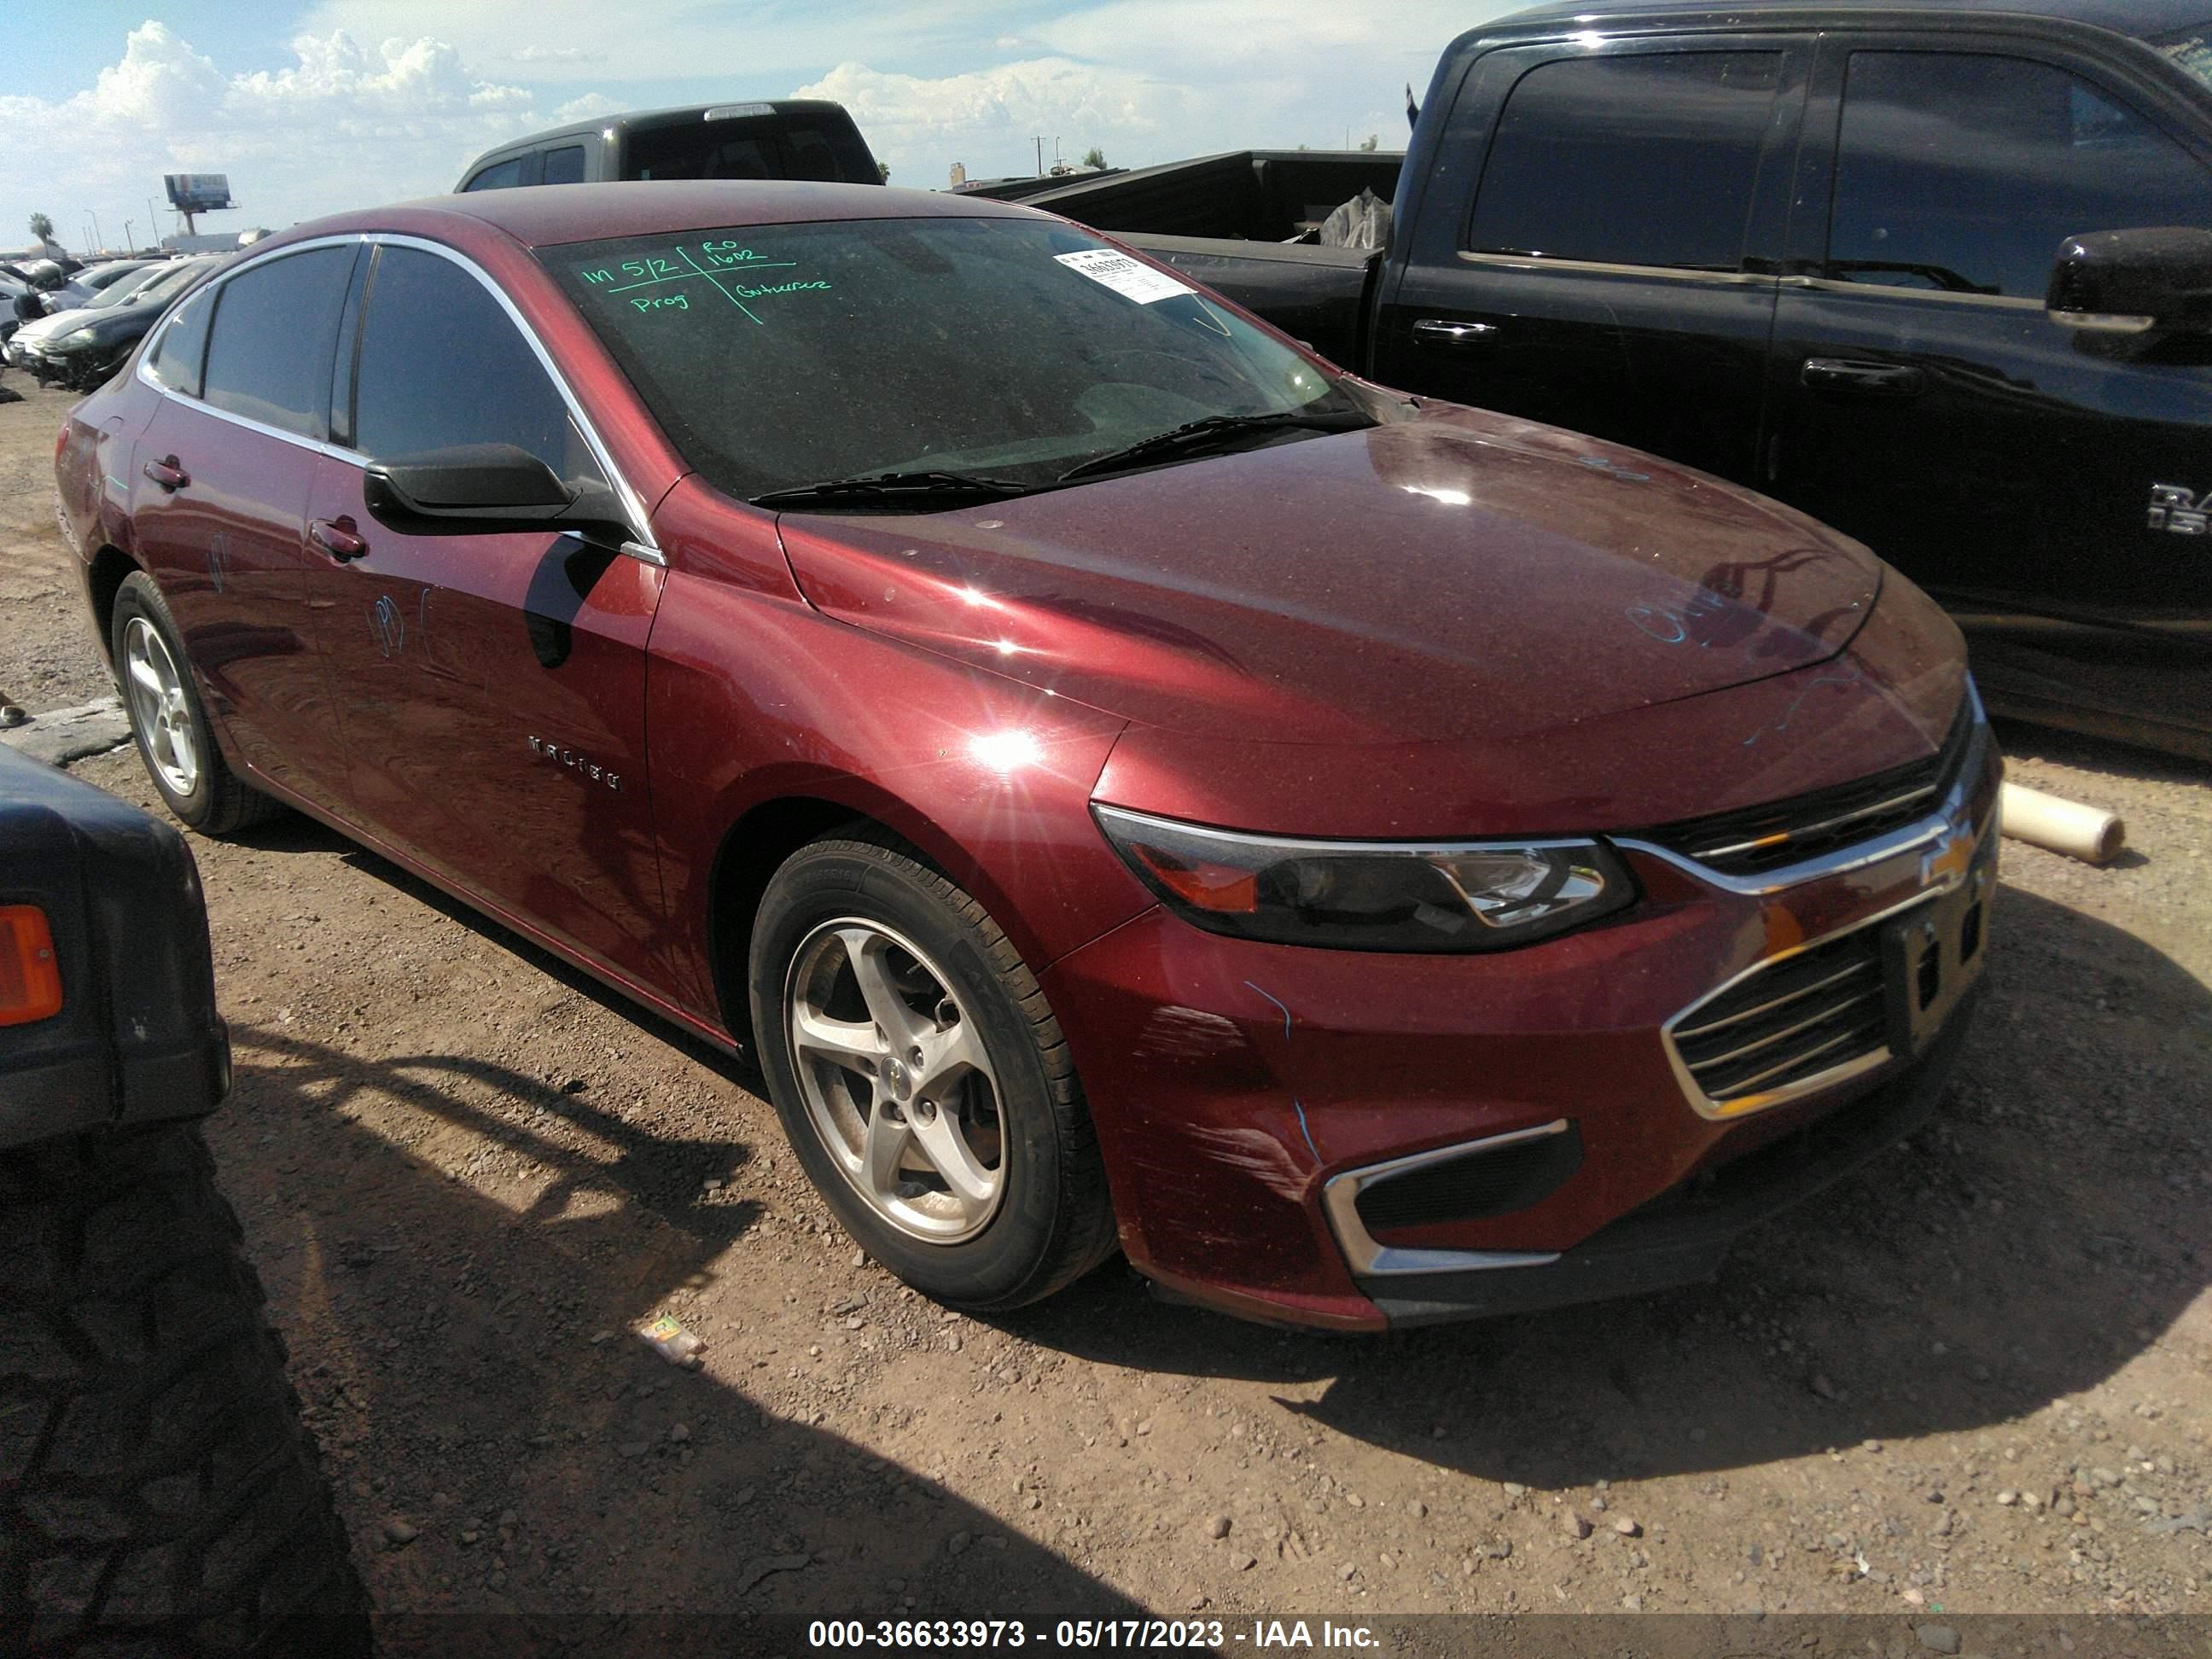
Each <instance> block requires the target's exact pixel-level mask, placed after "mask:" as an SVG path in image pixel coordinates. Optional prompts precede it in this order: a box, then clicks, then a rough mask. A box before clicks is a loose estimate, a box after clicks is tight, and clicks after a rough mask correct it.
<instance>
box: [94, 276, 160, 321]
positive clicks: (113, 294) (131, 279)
mask: <svg viewBox="0 0 2212 1659" xmlns="http://www.w3.org/2000/svg"><path fill="white" fill-rule="evenodd" d="M167 273H168V267H167V266H166V265H147V266H145V267H144V268H143V269H142V270H133V271H131V272H129V273H127V274H126V275H125V276H123V277H122V278H121V280H119V281H118V282H112V283H109V284H108V285H107V286H106V288H104V289H100V292H98V293H97V294H95V295H93V296H92V298H90V299H89V300H87V301H85V302H84V309H85V310H87V311H105V310H106V308H107V307H110V306H116V305H121V304H122V303H123V302H124V301H125V300H127V299H129V298H130V297H131V295H134V294H143V293H146V292H148V291H149V289H152V287H153V285H154V284H155V283H158V282H160V281H161V278H162V277H163V276H166V275H167Z"/></svg>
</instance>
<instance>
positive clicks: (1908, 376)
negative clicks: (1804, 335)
mask: <svg viewBox="0 0 2212 1659" xmlns="http://www.w3.org/2000/svg"><path fill="white" fill-rule="evenodd" d="M1798 379H1799V380H1802V381H1803V382H1804V383H1805V384H1806V385H1807V386H1810V387H1811V388H1812V389H1813V390H1814V391H1815V392H1846V393H1850V394H1851V395H1854V396H1857V397H1861V398H1917V397H1918V396H1919V395H1920V393H1921V392H1922V391H1923V389H1924V388H1925V387H1926V386H1927V384H1928V376H1927V374H1926V373H1925V372H1924V371H1923V370H1921V369H1917V368H1912V367H1911V365H1910V364H1906V363H1869V362H1859V361H1857V360H1856V359H1854V358H1850V357H1808V358H1807V359H1806V360H1805V367H1804V368H1803V369H1802V370H1801V371H1800V372H1799V374H1798Z"/></svg>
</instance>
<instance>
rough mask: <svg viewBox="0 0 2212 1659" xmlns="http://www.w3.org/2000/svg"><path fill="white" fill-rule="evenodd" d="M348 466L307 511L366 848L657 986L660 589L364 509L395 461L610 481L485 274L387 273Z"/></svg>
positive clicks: (381, 252)
mask: <svg viewBox="0 0 2212 1659" xmlns="http://www.w3.org/2000/svg"><path fill="white" fill-rule="evenodd" d="M357 361H358V368H357V369H356V371H355V373H354V376H353V384H352V385H351V386H350V387H349V386H346V385H345V379H346V377H345V374H343V371H342V372H341V374H340V397H339V398H338V399H337V403H338V413H337V422H338V423H339V425H340V428H341V430H340V433H339V438H340V442H339V445H338V446H337V447H339V448H340V449H341V450H343V452H344V453H343V454H333V455H330V456H326V457H325V459H324V460H323V462H322V465H320V467H319V469H318V471H317V473H316V477H315V481H314V486H313V494H312V496H311V499H310V501H309V503H308V507H307V517H308V536H309V539H310V544H311V545H312V547H313V550H314V573H315V574H313V576H312V578H311V580H312V582H313V586H314V587H315V589H316V592H317V594H318V596H319V600H320V601H321V608H320V611H319V616H320V618H321V623H320V627H321V644H322V649H323V653H324V655H325V660H326V662H327V664H328V666H329V671H330V674H331V681H332V684H333V686H334V687H335V688H336V691H337V696H338V697H339V699H340V702H341V703H342V705H343V715H342V718H343V728H344V733H345V743H346V750H347V754H348V758H349V781H350V787H351V792H352V796H353V800H354V806H355V811H356V813H357V814H358V815H359V817H361V819H362V822H363V824H364V827H366V828H368V829H370V830H371V831H373V832H374V833H375V834H376V835H378V836H382V837H384V838H385V839H386V840H387V841H389V842H391V843H392V845H393V846H394V847H395V848H398V850H400V851H402V852H404V853H405V854H409V855H410V856H411V857H413V858H415V859H416V860H420V861H421V862H422V863H423V864H424V865H426V866H428V867H430V868H431V869H432V870H434V871H435V872H437V873H438V874H439V875H441V877H443V878H445V879H447V881H449V882H451V883H453V884H456V885H459V886H461V887H463V888H465V889H467V890H469V891H470V892H471V893H472V894H474V895H477V896H480V897H482V898H483V899H484V900H486V901H488V902H489V903H490V904H491V905H493V906H494V907H495V908H499V909H501V910H504V911H506V912H507V914H508V915H512V916H514V917H516V918H518V919H520V920H521V921H526V922H527V923H529V924H530V925H531V926H532V927H536V928H538V929H539V930H541V931H542V932H544V933H547V934H549V935H550V936H552V937H553V938H555V939H557V940H559V941H560V942H561V943H562V944H564V945H568V947H569V948H571V949H574V950H575V951H580V952H581V953H582V954H584V955H585V956H586V957H592V958H595V959H597V960H599V962H601V963H605V964H608V965H610V966H612V967H614V968H616V969H617V970H619V971H621V972H623V973H624V974H626V975H629V976H632V977H637V976H642V975H651V976H653V977H656V978H657V977H659V975H660V970H659V969H658V968H657V967H655V966H654V965H653V964H655V963H657V962H658V959H659V954H660V952H661V951H662V949H663V945H664V942H665V941H664V939H663V937H662V927H663V912H662V906H661V902H660V885H659V862H658V858H657V854H656V852H655V848H654V842H653V817H652V809H651V801H650V798H649V795H648V793H647V779H646V767H645V673H646V640H647V635H648V633H649V632H650V631H651V629H652V625H653V611H654V608H655V607H656V606H657V605H658V604H659V599H660V590H661V581H662V572H661V571H660V569H659V568H657V567H655V566H653V565H650V564H647V563H644V562H641V561H639V560H638V559H635V558H634V557H631V556H627V555H624V554H622V553H618V552H616V551H614V550H611V549H608V548H604V547H599V546H595V545H592V544H588V543H586V542H584V541H582V540H580V539H579V538H575V537H573V536H552V535H547V534H544V533H543V532H538V533H535V534H525V535H517V534H496V535H453V536H442V535H441V536H416V535H405V534H402V533H400V532H398V531H394V530H392V529H388V528H386V526H383V525H381V524H380V523H378V522H377V521H376V520H375V519H374V517H373V516H371V514H370V513H369V511H368V507H367V506H366V504H365V503H364V501H363V500H362V474H363V468H364V466H365V465H367V464H368V462H370V461H373V460H374V459H378V458H380V457H391V456H398V455H404V454H412V453H421V452H424V451H429V450H435V449H441V448H446V447H451V446H455V445H461V444H483V443H507V444H514V445H518V446H520V447H522V448H524V449H526V450H527V451H529V452H530V453H532V454H534V455H537V456H538V458H539V459H542V460H544V461H545V462H546V463H547V464H548V465H550V466H551V467H552V468H553V469H554V470H555V471H556V472H557V473H559V474H560V475H561V476H562V477H564V478H569V479H576V478H580V477H586V476H591V475H594V474H596V473H597V472H598V471H599V463H598V461H597V460H596V459H595V458H594V457H593V455H592V452H591V450H590V448H589V447H588V446H587V445H586V443H585V442H584V441H583V438H582V435H581V434H580V432H579V430H578V429H577V428H576V426H575V424H574V421H573V420H572V418H571V416H570V413H569V410H568V404H566V403H565V402H564V400H563V399H562V395H561V392H560V391H559V389H558V388H557V387H556V385H555V383H554V381H553V380H552V379H551V377H550V375H549V374H547V372H546V370H545V368H544V365H543V364H542V363H541V362H539V361H538V357H537V356H536V354H535V352H534V351H533V350H532V348H531V345H530V343H529V342H528V341H527V340H526V338H525V337H524V336H523V335H522V333H521V332H520V330H519V329H518V328H517V326H516V325H515V324H514V322H513V320H512V319H510V318H509V317H508V315H507V313H506V312H505V310H504V309H503V308H502V307H501V306H500V305H499V303H498V302H497V301H495V299H494V298H493V296H492V295H491V293H490V292H489V289H487V288H486V287H485V285H484V284H483V282H481V281H480V280H479V279H478V278H477V276H476V275H475V274H474V273H473V271H472V270H471V268H470V267H468V266H466V265H465V264H461V263H460V262H459V260H458V259H457V258H451V257H448V256H446V255H443V254H440V253H435V252H429V251H427V250H426V249H424V248H422V247H419V246H403V245H397V244H386V245H382V246H379V247H378V248H377V249H376V252H375V264H374V267H373V268H372V270H371V271H370V273H369V276H368V288H367V291H366V295H365V297H364V299H363V301H362V315H361V324H360V336H359V355H358V360H357Z"/></svg>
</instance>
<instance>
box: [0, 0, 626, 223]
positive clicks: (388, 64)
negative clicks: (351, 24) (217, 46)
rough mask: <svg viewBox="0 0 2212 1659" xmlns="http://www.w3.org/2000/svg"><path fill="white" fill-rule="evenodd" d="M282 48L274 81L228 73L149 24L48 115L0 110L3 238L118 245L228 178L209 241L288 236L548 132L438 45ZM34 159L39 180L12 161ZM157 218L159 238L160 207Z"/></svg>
mask: <svg viewBox="0 0 2212 1659" xmlns="http://www.w3.org/2000/svg"><path fill="white" fill-rule="evenodd" d="M291 51H292V54H293V58H294V60H295V61H294V62H293V63H292V64H290V65H289V66H288V67H286V68H284V69H281V70H273V71H270V70H261V71H257V72H255V73H252V74H246V75H228V74H226V73H224V72H223V70H222V69H221V68H220V67H219V66H217V65H216V64H215V63H213V62H212V61H211V60H210V59H209V58H207V57H206V56H205V55H204V54H203V53H201V52H197V50H195V49H194V48H193V47H192V46H191V44H190V43H189V42H188V41H185V40H182V39H180V38H179V36H178V35H176V34H175V33H173V32H172V31H171V30H170V29H169V28H168V27H167V26H166V25H164V24H162V23H160V22H155V21H149V22H148V23H145V24H143V26H141V27H138V28H136V29H133V30H132V31H131V34H130V38H129V40H128V41H127V43H126V45H125V49H124V54H123V58H122V61H121V62H119V63H117V64H111V65H109V66H108V67H106V68H105V69H103V70H100V72H99V74H98V76H96V77H95V79H94V83H93V85H92V86H91V87H90V88H88V89H87V90H86V91H83V92H81V93H78V94H76V96H74V97H72V98H69V99H66V100H60V101H58V102H49V101H46V100H40V99H36V98H22V97H13V98H6V97H0V135H4V137H5V141H6V149H7V153H9V154H10V155H14V156H15V157H16V158H17V161H18V165H17V166H15V167H11V168H9V169H8V171H7V173H6V174H5V175H4V177H0V193H4V196H5V197H6V198H7V201H6V205H5V206H4V207H0V225H8V224H11V223H12V224H13V225H15V226H19V227H20V226H21V224H22V223H23V222H24V221H25V220H26V219H27V217H28V216H29V215H30V214H31V213H32V212H33V211H34V210H35V211H43V212H46V213H48V214H50V215H51V216H52V218H53V220H54V225H55V230H56V233H57V234H58V235H59V236H60V238H61V239H62V240H64V242H68V243H72V244H74V243H75V242H76V241H77V240H80V235H79V225H80V224H81V223H82V215H84V214H85V213H86V212H87V211H88V210H89V211H91V212H96V213H98V214H99V215H100V228H101V230H102V231H103V232H104V233H105V234H106V236H107V237H108V239H109V240H111V241H116V242H119V241H120V240H122V235H123V227H122V224H121V223H120V220H121V218H122V216H124V215H125V214H128V215H130V216H131V217H132V218H133V219H134V220H135V221H136V222H137V226H136V228H137V231H138V232H139V234H142V235H143V232H144V228H145V227H144V218H145V214H144V206H145V203H146V198H147V197H149V196H152V197H155V201H156V203H157V204H158V203H159V202H160V191H161V175H162V174H163V173H228V174H229V175H230V181H231V189H232V190H233V191H234V192H235V194H236V195H237V197H238V199H239V200H240V203H242V204H243V206H242V207H241V208H240V209H239V210H237V211H235V212H234V213H230V214H225V215H222V216H218V217H216V218H214V219H211V220H208V221H205V222H204V228H217V227H220V228H225V229H229V228H245V227H246V226H248V225H255V224H260V225H267V226H270V227H271V228H282V227H283V226H285V225H288V224H290V223H293V222H295V221H297V220H299V219H302V218H312V217H315V216H319V215H321V214H325V213H331V212H337V211H339V210H343V209H346V208H351V207H362V206H368V205H371V204H375V203H378V202H387V201H395V200H399V199H403V198H405V197H412V196H425V195H432V194H435V193H436V192H438V191H445V190H450V189H451V188H452V187H453V181H454V180H455V179H456V178H458V177H459V173H460V171H461V168H462V167H463V165H464V164H465V162H466V161H468V160H469V158H470V157H471V156H472V155H475V154H476V153H477V152H478V151H479V150H482V149H486V148H488V147H489V146H490V145H492V144H495V143H498V142H500V141H501V139H503V138H507V137H513V135H515V134H517V133H521V132H527V131H531V130H532V129H533V128H535V127H539V126H545V125H550V124H551V118H550V116H549V115H547V114H546V113H545V112H543V111H542V110H540V109H539V108H538V104H537V101H536V100H535V98H534V97H533V95H532V94H531V93H530V92H528V91H527V90H526V89H525V88H520V87H516V86H508V85H502V84H500V83H498V82H492V81H489V80H485V79H483V78H482V77H480V76H477V75H475V74H473V73H472V72H471V70H469V69H468V68H467V67H466V65H465V64H464V63H463V61H462V58H461V56H460V54H459V52H457V51H456V50H455V49H454V48H453V46H448V45H446V44H443V43H442V42H440V41H437V40H429V39H416V40H398V39H392V40H384V41H382V42H381V43H380V45H379V46H377V47H375V48H374V50H371V49H369V48H367V47H364V46H362V45H361V44H360V43H359V42H358V41H357V40H355V39H354V38H353V37H352V36H350V35H349V34H347V33H345V32H343V30H340V31H337V32H334V33H330V34H325V35H316V34H312V33H310V34H302V35H300V36H299V37H298V38H296V39H295V40H293V41H292V42H291ZM588 101H589V100H584V99H580V100H576V102H577V104H578V105H582V104H585V103H586V102H588ZM603 106H605V107H612V103H611V100H603ZM599 107H600V106H593V107H592V109H591V110H590V111H589V112H591V113H597V112H599ZM33 156H35V157H37V158H38V161H39V165H38V167H36V168H35V169H33V168H32V167H28V166H26V165H23V164H22V163H23V162H24V161H26V160H27V158H30V157H33ZM161 217H162V221H163V226H162V228H163V229H165V230H166V229H167V228H169V224H170V222H171V221H170V217H169V215H168V213H167V210H166V209H164V210H162V215H161ZM4 234H6V233H0V235H4Z"/></svg>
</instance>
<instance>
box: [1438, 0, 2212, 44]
mask: <svg viewBox="0 0 2212 1659" xmlns="http://www.w3.org/2000/svg"><path fill="white" fill-rule="evenodd" d="M1798 12H1804V13H1814V12H1826V13H1833V14H1835V15H1838V16H1839V17H1840V16H1843V15H1846V14H1849V15H1853V16H1857V17H1861V18H1867V17H1875V18H1885V19H1887V20H1889V21H1903V20H1905V19H1906V18H1912V19H1914V20H1915V21H1923V20H1928V19H1933V18H1941V19H1943V20H1945V21H1950V20H1954V19H1956V18H1958V17H1959V16H1960V14H1962V13H1963V14H1969V15H1973V16H1975V17H1976V18H1977V19H1979V18H1987V17H1991V16H2002V15H2010V16H2015V17H2030V18H2039V19H2054V20H2057V21H2063V22H2069V23H2086V24H2087V25H2089V26H2090V27H2093V28H2101V29H2108V30H2110V31H2111V32H2112V33H2115V34H2129V35H2134V36H2136V37H2137V38H2139V39H2146V40H2147V39H2150V38H2152V37H2154V36H2157V35H2161V34H2166V33H2171V32H2172V31H2173V30H2175V29H2181V28H2188V27H2191V26H2193V25H2196V24H2199V23H2203V22H2205V21H2207V20H2208V19H2212V0H1941V3H1936V0H1921V3H1917V4H1913V3H1905V4H1892V5H1881V4H1873V5H1853V4H1851V3H1850V0H1746V3H1744V4H1741V5H1723V4H1716V3H1715V0H1551V3H1547V4H1545V5H1540V6H1534V7H1532V8H1530V9H1528V10H1527V11H1517V12H1514V13H1512V14H1511V15H1509V16H1505V17H1501V18H1499V19H1498V22H1497V23H1496V24H1495V25H1493V26H1492V27H1491V28H1487V29H1479V30H1476V31H1474V33H1476V34H1487V33H1494V32H1496V31H1497V30H1501V29H1510V28H1515V27H1518V26H1520V25H1521V24H1523V23H1533V24H1542V23H1547V22H1570V21H1571V22H1581V21H1591V22H1602V21H1605V20H1607V19H1608V18H1626V17H1632V16H1634V17H1644V16H1649V17H1654V18H1659V19H1663V20H1664V21H1668V22H1669V23H1673V22H1677V21H1687V20H1688V19H1689V18H1691V17H1697V18H1699V20H1701V21H1703V20H1705V19H1708V18H1710V19H1711V20H1712V21H1719V22H1728V21H1738V20H1745V21H1753V20H1764V19H1766V18H1770V17H1773V16H1778V15H1788V14H1790V13H1798Z"/></svg>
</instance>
